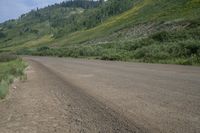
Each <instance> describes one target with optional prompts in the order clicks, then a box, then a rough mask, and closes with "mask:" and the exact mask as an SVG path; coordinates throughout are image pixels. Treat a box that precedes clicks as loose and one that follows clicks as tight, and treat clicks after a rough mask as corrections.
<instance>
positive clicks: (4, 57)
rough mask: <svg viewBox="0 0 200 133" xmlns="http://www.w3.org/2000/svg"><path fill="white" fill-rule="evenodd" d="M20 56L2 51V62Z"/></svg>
mask: <svg viewBox="0 0 200 133" xmlns="http://www.w3.org/2000/svg"><path fill="white" fill-rule="evenodd" d="M17 58H18V57H17V56H16V55H13V54H11V53H0V62H7V61H11V60H15V59H17Z"/></svg>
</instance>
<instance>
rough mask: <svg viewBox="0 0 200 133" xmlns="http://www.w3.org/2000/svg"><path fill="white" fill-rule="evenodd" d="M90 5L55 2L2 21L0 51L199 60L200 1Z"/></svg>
mask: <svg viewBox="0 0 200 133" xmlns="http://www.w3.org/2000/svg"><path fill="white" fill-rule="evenodd" d="M87 4H88V3H87ZM89 5H91V6H87V8H85V6H80V5H79V6H75V7H74V6H73V7H71V6H69V5H67V4H66V3H65V4H64V3H63V4H56V5H53V6H49V7H46V8H44V9H38V10H36V11H32V12H30V13H28V14H25V15H23V16H22V17H21V18H19V19H18V20H12V21H8V22H5V23H3V24H0V50H1V51H3V52H5V51H12V52H16V53H18V54H32V55H41V56H45V55H51V56H60V57H63V56H64V57H69V56H70V57H89V58H97V59H104V60H124V61H141V62H151V63H176V64H190V65H198V64H200V17H199V14H200V0H176V1H175V0H119V1H116V0H108V1H107V2H102V1H100V2H98V3H89Z"/></svg>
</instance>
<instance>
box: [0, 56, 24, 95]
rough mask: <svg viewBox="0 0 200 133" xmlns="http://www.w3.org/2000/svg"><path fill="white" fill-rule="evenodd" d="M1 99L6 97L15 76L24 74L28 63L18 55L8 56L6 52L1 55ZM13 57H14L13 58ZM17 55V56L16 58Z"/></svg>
mask: <svg viewBox="0 0 200 133" xmlns="http://www.w3.org/2000/svg"><path fill="white" fill-rule="evenodd" d="M0 57H1V58H2V59H1V58H0V60H2V61H3V62H0V99H2V98H4V97H5V96H6V94H7V93H8V88H9V85H10V84H11V83H12V82H13V80H14V78H15V77H20V76H23V75H24V69H25V67H26V64H25V63H24V62H23V61H22V59H19V58H18V57H16V56H13V55H12V56H10V55H9V54H7V56H6V55H5V54H4V55H3V56H0ZM11 57H12V58H11ZM14 57H16V58H14Z"/></svg>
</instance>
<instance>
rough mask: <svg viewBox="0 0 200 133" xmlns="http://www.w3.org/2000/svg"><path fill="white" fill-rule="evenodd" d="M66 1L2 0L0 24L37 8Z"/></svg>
mask: <svg viewBox="0 0 200 133" xmlns="http://www.w3.org/2000/svg"><path fill="white" fill-rule="evenodd" d="M62 1H65V0H0V23H1V22H4V21H6V20H8V19H15V18H18V17H19V16H20V15H21V14H23V13H27V12H28V11H30V10H31V9H36V8H37V7H39V8H41V7H45V6H47V5H51V4H54V3H60V2H62Z"/></svg>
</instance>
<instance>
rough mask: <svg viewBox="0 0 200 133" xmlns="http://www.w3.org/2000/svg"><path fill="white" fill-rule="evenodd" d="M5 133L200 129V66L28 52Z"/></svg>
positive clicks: (3, 116)
mask: <svg viewBox="0 0 200 133" xmlns="http://www.w3.org/2000/svg"><path fill="white" fill-rule="evenodd" d="M25 60H27V61H28V63H29V68H28V70H27V75H28V80H27V81H25V82H15V83H14V85H13V86H16V89H13V88H15V87H12V88H11V89H10V94H9V95H8V97H7V98H6V99H5V100H3V101H0V132H1V133H54V132H58V133H67V132H72V133H79V132H81V133H82V132H83V133H84V132H86V133H88V132H91V133H95V132H97V133H99V132H102V133H106V132H120V133H126V132H138V133H143V132H152V133H156V132H158V133H159V132H163V133H175V132H176V133H199V132H200V67H191V66H178V65H156V64H137V63H123V62H107V61H96V60H85V59H83V60H82V59H64V58H53V57H52V58H51V57H26V58H25Z"/></svg>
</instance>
